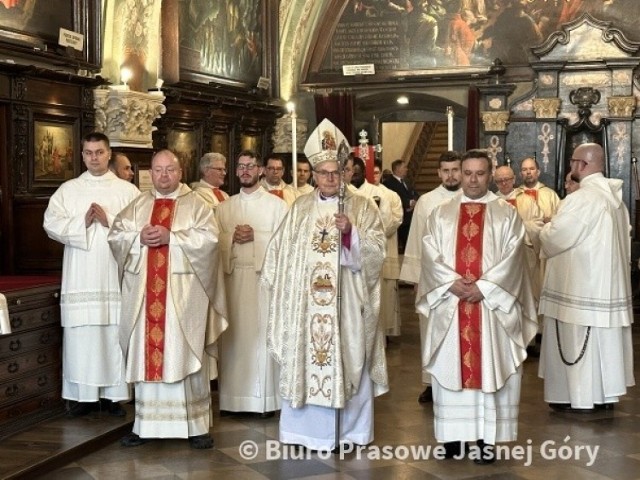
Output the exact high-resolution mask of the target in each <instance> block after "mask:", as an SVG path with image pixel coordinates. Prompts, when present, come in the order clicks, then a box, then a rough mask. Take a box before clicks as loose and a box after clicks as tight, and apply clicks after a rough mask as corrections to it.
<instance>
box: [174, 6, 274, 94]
mask: <svg viewBox="0 0 640 480" xmlns="http://www.w3.org/2000/svg"><path fill="white" fill-rule="evenodd" d="M261 3H262V2H261V0H211V1H209V2H203V1H201V0H182V1H181V2H180V67H181V68H183V69H187V70H190V71H193V72H196V73H204V74H208V75H212V76H215V77H220V78H224V79H229V80H235V81H240V82H244V83H248V84H255V83H256V82H257V80H258V78H259V77H260V75H261V73H262V61H261V59H262V50H263V46H262V20H261V18H262V16H261Z"/></svg>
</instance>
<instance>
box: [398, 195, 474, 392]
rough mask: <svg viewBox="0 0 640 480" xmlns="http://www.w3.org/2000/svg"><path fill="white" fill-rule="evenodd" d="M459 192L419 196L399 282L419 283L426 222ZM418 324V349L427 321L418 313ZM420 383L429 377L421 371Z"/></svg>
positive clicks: (421, 343) (429, 379)
mask: <svg viewBox="0 0 640 480" xmlns="http://www.w3.org/2000/svg"><path fill="white" fill-rule="evenodd" d="M460 192H461V190H453V191H452V190H447V189H446V188H445V187H444V186H443V185H439V186H438V187H437V188H435V189H433V190H431V191H430V192H427V193H425V194H423V195H420V198H418V201H417V202H416V205H415V207H414V209H413V217H411V227H410V228H409V236H408V237H407V244H406V245H405V247H404V256H403V257H402V268H401V269H400V280H403V281H405V282H409V283H413V284H415V285H417V284H418V282H419V281H420V270H421V269H422V238H423V237H424V232H425V230H426V229H427V220H428V219H429V215H431V212H432V211H433V209H434V208H436V207H437V206H438V205H440V204H441V203H444V202H446V201H448V200H450V199H452V198H453V197H455V196H456V195H459V194H460ZM418 322H419V327H420V348H421V349H422V348H424V340H425V335H426V331H427V321H426V319H425V318H424V315H422V314H421V313H420V312H418ZM422 383H425V384H430V383H431V376H430V375H429V374H428V373H427V372H425V371H424V370H423V371H422Z"/></svg>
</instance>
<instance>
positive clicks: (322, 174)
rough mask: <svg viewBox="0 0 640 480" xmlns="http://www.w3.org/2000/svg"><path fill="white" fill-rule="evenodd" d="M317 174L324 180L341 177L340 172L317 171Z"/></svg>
mask: <svg viewBox="0 0 640 480" xmlns="http://www.w3.org/2000/svg"><path fill="white" fill-rule="evenodd" d="M316 174H317V175H319V176H320V177H322V178H329V177H331V178H333V177H337V176H339V175H340V172H339V171H338V170H333V171H331V172H328V171H326V170H316Z"/></svg>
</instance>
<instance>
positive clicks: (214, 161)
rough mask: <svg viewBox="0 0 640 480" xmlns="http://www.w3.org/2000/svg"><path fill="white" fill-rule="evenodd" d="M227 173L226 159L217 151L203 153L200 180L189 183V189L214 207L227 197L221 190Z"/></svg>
mask: <svg viewBox="0 0 640 480" xmlns="http://www.w3.org/2000/svg"><path fill="white" fill-rule="evenodd" d="M226 175H227V159H226V158H225V156H224V155H222V154H221V153H217V152H208V153H205V154H204V155H203V156H202V158H201V159H200V180H199V181H197V182H193V183H192V184H191V189H192V190H193V191H194V192H196V193H197V194H198V195H200V196H201V197H202V199H203V200H204V201H205V202H207V203H208V204H209V205H211V208H213V209H214V210H215V208H216V207H217V206H218V205H219V204H220V203H222V202H224V201H225V200H227V199H228V198H229V195H228V194H227V192H225V191H224V190H222V188H221V187H222V186H223V185H224V179H225V177H226Z"/></svg>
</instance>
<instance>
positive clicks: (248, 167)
mask: <svg viewBox="0 0 640 480" xmlns="http://www.w3.org/2000/svg"><path fill="white" fill-rule="evenodd" d="M257 166H258V165H257V164H256V163H239V164H238V166H237V167H236V168H237V169H238V170H247V171H251V170H253V169H254V168H256V167H257Z"/></svg>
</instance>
